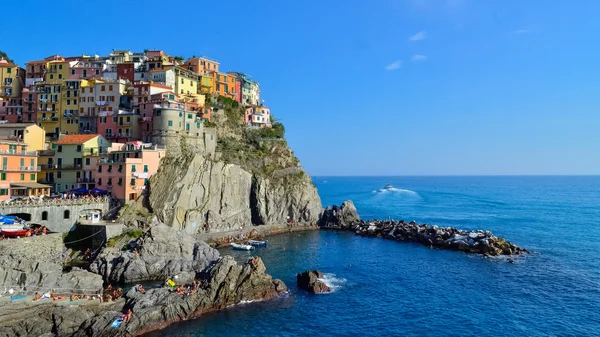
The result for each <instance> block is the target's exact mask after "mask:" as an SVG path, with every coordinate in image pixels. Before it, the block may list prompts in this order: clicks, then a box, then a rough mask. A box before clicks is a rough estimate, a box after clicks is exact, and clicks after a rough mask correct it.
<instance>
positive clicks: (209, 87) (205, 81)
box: [200, 75, 215, 94]
mask: <svg viewBox="0 0 600 337" xmlns="http://www.w3.org/2000/svg"><path fill="white" fill-rule="evenodd" d="M214 89H215V87H214V79H213V77H212V76H211V75H202V76H201V77H200V92H201V93H203V94H213V93H215V91H214Z"/></svg>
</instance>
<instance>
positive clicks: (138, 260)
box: [90, 224, 219, 283]
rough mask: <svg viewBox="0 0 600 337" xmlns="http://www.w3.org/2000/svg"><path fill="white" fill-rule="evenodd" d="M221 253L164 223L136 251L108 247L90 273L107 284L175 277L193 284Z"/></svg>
mask: <svg viewBox="0 0 600 337" xmlns="http://www.w3.org/2000/svg"><path fill="white" fill-rule="evenodd" d="M218 258H219V252H218V251H217V250H216V249H214V248H211V247H210V246H209V245H207V244H206V243H205V242H202V241H197V240H195V239H194V238H193V237H192V236H190V235H189V234H187V233H185V232H181V231H177V230H175V229H173V228H171V227H168V226H166V225H164V224H156V225H154V226H153V227H151V228H150V229H149V230H148V231H147V232H145V233H144V234H142V236H141V237H140V238H139V239H138V240H137V242H136V246H135V248H134V249H132V250H127V251H122V250H121V249H120V248H105V249H104V250H103V251H102V252H101V253H100V254H99V255H98V257H97V258H96V260H95V261H94V262H93V263H92V264H91V266H90V270H91V271H93V272H94V273H97V274H100V275H102V277H103V278H104V280H106V281H107V282H124V283H132V282H140V281H150V280H165V279H167V278H168V277H175V276H177V279H178V280H179V281H180V282H191V281H192V280H193V279H194V277H195V276H196V273H198V272H201V271H202V270H204V268H206V267H207V266H208V265H209V264H210V263H211V262H213V261H215V260H217V259H218Z"/></svg>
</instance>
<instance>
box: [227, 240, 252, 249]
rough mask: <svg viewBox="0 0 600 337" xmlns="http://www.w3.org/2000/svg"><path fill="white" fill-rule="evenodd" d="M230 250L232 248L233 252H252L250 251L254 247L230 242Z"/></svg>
mask: <svg viewBox="0 0 600 337" xmlns="http://www.w3.org/2000/svg"><path fill="white" fill-rule="evenodd" d="M231 248H233V249H235V250H252V249H254V246H251V245H244V244H239V243H235V242H232V243H231Z"/></svg>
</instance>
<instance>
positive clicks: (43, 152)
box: [38, 150, 56, 157]
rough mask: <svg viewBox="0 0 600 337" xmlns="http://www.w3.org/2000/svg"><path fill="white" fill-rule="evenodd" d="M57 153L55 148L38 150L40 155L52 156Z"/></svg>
mask: <svg viewBox="0 0 600 337" xmlns="http://www.w3.org/2000/svg"><path fill="white" fill-rule="evenodd" d="M55 154H56V151H54V150H39V151H38V156H40V157H52V156H54V155H55Z"/></svg>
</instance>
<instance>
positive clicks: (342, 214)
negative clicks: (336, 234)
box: [319, 200, 360, 229]
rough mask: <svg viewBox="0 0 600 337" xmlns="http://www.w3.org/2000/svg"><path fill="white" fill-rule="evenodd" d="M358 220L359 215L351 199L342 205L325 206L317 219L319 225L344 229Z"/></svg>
mask: <svg viewBox="0 0 600 337" xmlns="http://www.w3.org/2000/svg"><path fill="white" fill-rule="evenodd" d="M359 221H360V216H359V215H358V212H357V211H356V207H355V206H354V203H353V202H352V200H347V201H344V202H343V203H342V206H340V207H338V206H335V205H334V206H333V207H327V208H326V209H325V211H324V212H323V215H322V216H321V219H319V226H321V227H329V228H340V229H345V228H348V227H349V226H351V225H352V224H354V223H357V222H359Z"/></svg>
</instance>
